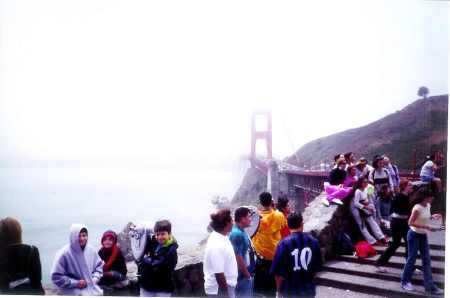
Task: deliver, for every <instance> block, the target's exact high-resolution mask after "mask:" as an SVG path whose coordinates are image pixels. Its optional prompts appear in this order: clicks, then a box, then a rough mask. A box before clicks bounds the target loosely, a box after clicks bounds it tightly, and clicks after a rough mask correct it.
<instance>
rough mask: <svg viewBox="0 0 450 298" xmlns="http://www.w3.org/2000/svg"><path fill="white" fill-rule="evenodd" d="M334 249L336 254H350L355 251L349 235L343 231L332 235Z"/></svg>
mask: <svg viewBox="0 0 450 298" xmlns="http://www.w3.org/2000/svg"><path fill="white" fill-rule="evenodd" d="M334 249H335V252H336V254H338V255H352V254H353V252H354V251H355V246H354V245H353V243H352V239H350V236H349V235H347V234H346V233H344V232H339V233H338V234H337V235H336V236H335V237H334Z"/></svg>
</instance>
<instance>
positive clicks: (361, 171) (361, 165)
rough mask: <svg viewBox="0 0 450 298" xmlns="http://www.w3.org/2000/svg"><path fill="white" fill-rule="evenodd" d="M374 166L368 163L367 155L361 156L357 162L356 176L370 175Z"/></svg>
mask: <svg viewBox="0 0 450 298" xmlns="http://www.w3.org/2000/svg"><path fill="white" fill-rule="evenodd" d="M372 169H373V168H372V167H371V166H370V165H369V164H368V161H367V159H366V158H365V157H361V158H360V159H359V160H358V162H357V163H356V176H357V177H358V178H361V177H366V178H367V177H369V173H370V171H372Z"/></svg>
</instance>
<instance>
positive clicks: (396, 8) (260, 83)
mask: <svg viewBox="0 0 450 298" xmlns="http://www.w3.org/2000/svg"><path fill="white" fill-rule="evenodd" d="M0 3H1V4H0V30H1V31H0V64H1V68H0V142H1V146H0V156H1V157H3V158H6V159H9V158H13V157H19V158H21V157H32V158H44V159H49V158H50V159H84V158H87V159H90V158H116V157H122V158H128V157H132V158H147V159H161V160H169V159H174V158H176V159H186V158H190V157H192V156H209V157H211V158H217V159H222V158H227V157H229V156H238V155H242V154H248V153H249V151H250V119H251V112H252V110H253V109H254V108H259V107H264V108H271V109H272V114H273V134H274V136H273V151H274V155H275V156H278V157H285V156H287V155H290V154H292V153H293V151H294V150H296V149H298V148H299V147H300V146H301V145H303V144H305V143H307V142H309V141H311V140H313V139H316V138H319V137H323V136H326V135H330V134H332V133H336V132H339V131H343V130H346V129H350V128H354V127H359V126H361V125H365V124H368V123H370V122H373V121H375V120H377V119H379V118H381V117H383V116H385V115H387V114H390V113H392V112H395V111H397V110H400V109H401V108H403V107H404V106H406V105H407V104H409V103H411V102H413V101H414V100H416V99H417V98H418V96H417V95H416V93H417V90H418V88H419V87H420V86H423V85H425V86H427V87H428V88H429V89H430V95H439V94H446V93H448V51H449V45H448V44H449V40H448V36H449V24H448V13H449V4H448V2H447V1H416V0H401V1H400V0H398V1H362V0H361V1H257V2H254V1H242V0H240V1H209V0H208V1H113V0H106V1H95V0H85V1H83V0H73V1H71V0H64V1H61V0H53V1H50V0H48V1H42V0H29V1H25V0H22V1H21V0H14V1H1V0H0Z"/></svg>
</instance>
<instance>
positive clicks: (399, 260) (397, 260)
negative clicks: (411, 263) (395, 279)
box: [336, 255, 445, 274]
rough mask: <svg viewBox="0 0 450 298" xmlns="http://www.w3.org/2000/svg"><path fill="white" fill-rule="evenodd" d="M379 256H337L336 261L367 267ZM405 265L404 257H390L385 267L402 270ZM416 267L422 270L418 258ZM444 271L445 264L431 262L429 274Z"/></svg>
mask: <svg viewBox="0 0 450 298" xmlns="http://www.w3.org/2000/svg"><path fill="white" fill-rule="evenodd" d="M379 256H380V255H376V256H373V257H370V258H365V259H359V258H358V257H356V256H338V257H337V258H336V259H337V260H340V261H343V262H350V263H357V264H368V265H374V266H375V261H376V260H377V259H378V258H379ZM404 264H405V257H398V256H392V257H391V258H390V259H389V263H388V264H387V265H386V266H385V267H392V268H400V269H401V268H403V265H404ZM416 266H417V267H418V268H419V269H421V268H422V261H421V259H420V257H418V258H417V260H416ZM444 271H445V263H444V262H442V261H433V260H431V272H433V273H440V274H443V273H444Z"/></svg>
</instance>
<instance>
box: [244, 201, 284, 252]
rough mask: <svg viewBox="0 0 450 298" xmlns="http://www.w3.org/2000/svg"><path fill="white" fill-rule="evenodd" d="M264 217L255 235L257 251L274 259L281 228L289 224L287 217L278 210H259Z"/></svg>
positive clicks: (254, 243) (254, 241)
mask: <svg viewBox="0 0 450 298" xmlns="http://www.w3.org/2000/svg"><path fill="white" fill-rule="evenodd" d="M259 214H260V215H262V218H261V220H260V222H259V228H258V231H257V232H256V234H255V236H253V238H252V240H253V245H254V246H255V251H256V252H257V253H258V254H259V255H261V256H262V257H263V258H264V259H266V260H273V257H274V256H275V251H276V249H277V244H278V242H279V241H280V240H281V232H280V231H281V229H283V228H284V227H285V226H286V225H287V220H286V217H284V215H283V213H281V212H280V211H277V210H272V209H270V210H267V211H259Z"/></svg>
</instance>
